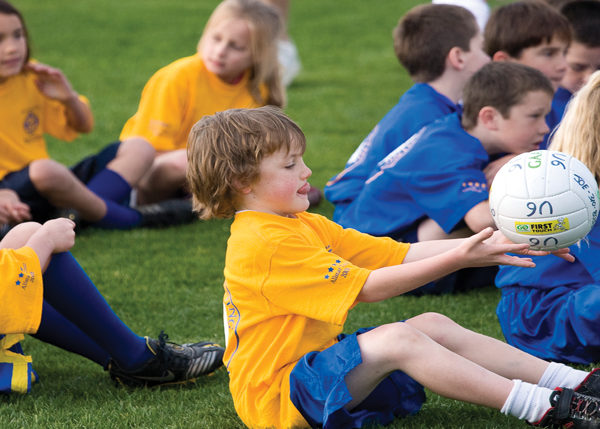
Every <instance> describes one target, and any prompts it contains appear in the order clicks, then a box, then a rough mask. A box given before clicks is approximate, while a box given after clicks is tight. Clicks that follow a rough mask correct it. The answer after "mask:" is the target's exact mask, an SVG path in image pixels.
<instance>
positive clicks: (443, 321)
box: [409, 312, 456, 327]
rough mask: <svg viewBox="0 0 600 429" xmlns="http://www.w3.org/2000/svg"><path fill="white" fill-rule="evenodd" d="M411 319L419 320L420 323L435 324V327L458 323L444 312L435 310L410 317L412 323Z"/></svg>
mask: <svg viewBox="0 0 600 429" xmlns="http://www.w3.org/2000/svg"><path fill="white" fill-rule="evenodd" d="M411 321H417V322H418V323H419V325H423V324H425V325H429V326H435V327H440V326H448V325H455V324H456V322H454V321H453V320H452V319H450V318H449V317H448V316H444V315H443V314H440V313H434V312H428V313H422V314H419V315H418V316H415V317H413V318H411V319H409V323H411ZM411 324H412V323H411Z"/></svg>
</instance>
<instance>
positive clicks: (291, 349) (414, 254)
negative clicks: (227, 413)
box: [187, 96, 600, 429]
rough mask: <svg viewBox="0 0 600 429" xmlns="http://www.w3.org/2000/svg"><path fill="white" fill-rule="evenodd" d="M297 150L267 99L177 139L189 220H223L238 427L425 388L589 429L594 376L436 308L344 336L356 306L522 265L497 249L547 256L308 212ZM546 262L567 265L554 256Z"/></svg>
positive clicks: (335, 415) (383, 402)
mask: <svg viewBox="0 0 600 429" xmlns="http://www.w3.org/2000/svg"><path fill="white" fill-rule="evenodd" d="M548 103H549V96H548ZM541 120H542V121H543V115H542V118H541ZM305 147H306V138H305V136H304V134H303V133H302V130H300V128H299V127H298V125H297V124H295V123H294V122H293V121H292V120H291V119H290V118H288V117H287V116H285V115H284V114H283V113H282V112H281V110H279V109H277V108H274V107H272V106H267V107H261V108H257V109H233V110H227V111H224V112H219V113H216V114H214V115H212V116H204V117H203V118H202V119H201V120H200V121H199V122H198V123H196V125H194V127H193V128H192V131H191V133H190V137H189V140H188V160H189V163H188V173H187V177H188V181H189V183H190V188H191V191H192V194H193V196H194V204H195V205H196V206H197V207H203V208H204V210H203V212H202V216H203V218H216V217H220V218H225V217H234V221H233V223H232V225H231V235H230V237H229V239H228V241H227V253H226V256H225V269H224V274H225V283H224V285H223V287H224V296H223V305H224V311H225V313H224V316H225V318H224V323H225V331H226V338H227V347H226V351H225V355H224V358H223V360H224V362H225V364H226V365H227V371H228V374H229V389H230V391H231V394H232V398H233V404H234V406H235V409H236V411H237V413H238V415H239V416H240V418H241V419H242V420H243V422H244V423H245V424H246V425H247V426H248V427H251V428H306V427H309V426H310V427H322V428H324V429H329V428H360V427H363V426H369V427H370V426H372V425H373V424H387V423H390V422H392V421H393V420H394V419H395V418H396V417H402V416H406V415H409V414H413V413H415V412H417V411H418V410H419V409H420V408H421V406H422V404H423V401H424V400H425V392H424V390H423V386H425V387H427V388H428V389H430V390H431V391H433V392H436V393H438V394H440V395H443V396H446V397H449V398H454V399H457V400H460V401H466V402H470V403H474V404H479V405H484V406H488V407H491V408H493V409H496V410H501V412H503V413H505V414H509V415H512V416H516V417H518V418H521V419H525V420H527V421H529V422H532V423H534V424H536V425H539V426H542V427H549V426H550V425H561V424H565V425H569V427H573V428H577V427H586V428H600V415H599V414H598V409H599V407H600V399H599V398H597V396H598V395H600V374H599V373H598V371H595V372H593V373H591V374H590V373H588V372H586V371H580V370H576V369H573V368H570V367H568V366H566V365H562V364H556V363H548V362H546V361H543V360H541V359H539V358H536V357H533V356H531V355H528V354H526V353H523V352H522V351H520V350H517V349H516V348H514V347H510V346H509V345H507V344H505V343H503V342H501V341H498V340H496V339H493V338H490V337H486V336H485V335H481V334H478V333H475V332H473V331H470V330H468V329H465V328H463V327H461V326H460V325H458V324H456V323H455V322H453V321H452V320H450V319H448V318H447V317H444V316H442V315H440V314H435V313H425V314H420V315H416V316H414V317H411V318H409V319H407V320H405V321H402V322H396V321H395V320H394V321H392V322H391V323H388V324H385V325H381V326H377V327H369V328H364V329H359V330H358V331H357V332H354V333H351V334H344V333H343V330H344V324H345V322H346V320H347V317H348V315H349V312H350V311H352V308H354V307H355V306H356V304H357V303H359V302H362V303H365V304H366V303H369V302H377V301H382V300H385V299H388V298H392V297H395V296H397V295H399V294H402V293H405V292H407V291H409V290H411V289H413V288H415V287H418V286H419V285H421V284H424V283H426V282H428V281H431V280H433V279H435V278H436V277H439V276H443V275H445V274H447V273H449V272H451V271H453V270H455V269H458V268H462V267H466V266H485V265H488V264H497V263H502V264H505V263H506V264H515V265H519V266H523V267H528V266H530V265H531V264H530V262H529V261H528V260H527V259H528V258H526V257H525V258H520V257H517V256H513V258H509V257H508V255H506V254H505V252H508V251H511V250H510V249H514V250H515V251H516V252H515V253H520V254H522V255H523V254H524V255H527V254H529V255H531V254H536V255H540V256H541V255H543V254H545V253H543V252H532V251H531V250H529V249H527V245H516V244H509V242H508V240H507V239H506V238H505V237H504V236H503V235H502V233H501V232H500V231H495V232H493V231H492V229H491V228H486V229H485V230H484V231H482V232H480V233H479V234H476V235H474V236H472V237H468V238H465V239H457V240H437V241H428V242H422V243H414V244H407V243H398V242H396V241H394V240H391V239H389V238H386V237H383V238H382V237H372V236H369V235H368V234H362V233H359V232H357V231H355V230H352V229H344V228H342V227H340V226H339V225H338V224H336V223H335V222H332V221H330V220H328V219H326V218H325V217H323V216H320V215H317V214H313V213H307V212H306V209H307V208H308V207H309V201H308V196H307V194H308V189H309V182H308V179H309V178H310V175H311V170H310V169H309V168H308V167H307V166H306V164H305V163H304V161H303V158H302V157H303V153H304V149H305ZM558 254H559V256H562V257H563V258H566V259H568V260H572V258H571V256H570V255H568V254H565V252H564V249H561V250H560V251H558ZM547 257H549V258H553V257H552V256H547ZM557 386H564V387H565V388H558V389H555V388H556V387H557ZM552 389H555V390H554V392H553V391H552ZM583 393H586V394H587V395H590V396H596V397H590V396H584V395H582V394H583ZM407 424H408V425H409V426H410V422H408V423H407ZM573 424H574V426H572V425H573ZM584 425H585V426H584ZM553 427H554V426H553Z"/></svg>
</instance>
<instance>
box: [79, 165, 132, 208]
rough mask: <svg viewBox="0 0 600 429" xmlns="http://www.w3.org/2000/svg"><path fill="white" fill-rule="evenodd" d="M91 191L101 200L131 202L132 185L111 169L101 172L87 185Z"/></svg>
mask: <svg viewBox="0 0 600 429" xmlns="http://www.w3.org/2000/svg"><path fill="white" fill-rule="evenodd" d="M87 187H88V189H89V190H90V191H92V192H94V193H95V194H96V195H98V196H99V197H100V198H103V199H105V200H111V201H114V202H116V203H119V204H121V203H123V202H125V201H128V200H129V194H130V193H131V185H130V184H129V182H127V180H125V179H124V178H123V177H122V176H121V175H120V174H119V173H117V172H116V171H113V170H111V169H109V168H105V169H104V170H101V171H100V172H99V173H98V174H96V175H95V176H94V177H92V179H91V180H90V181H89V182H88V183H87Z"/></svg>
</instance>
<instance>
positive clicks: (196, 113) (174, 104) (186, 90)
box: [119, 54, 267, 151]
mask: <svg viewBox="0 0 600 429" xmlns="http://www.w3.org/2000/svg"><path fill="white" fill-rule="evenodd" d="M248 79H249V72H247V73H246V74H245V75H244V77H243V79H242V80H241V81H240V82H238V83H236V84H233V85H230V84H228V83H225V82H223V81H222V80H221V79H219V78H218V77H217V76H216V75H215V74H213V73H211V72H210V71H208V70H207V69H206V67H205V66H204V63H203V62H202V59H201V58H200V56H199V55H198V54H196V55H193V56H190V57H185V58H181V59H179V60H177V61H175V62H173V63H171V64H169V65H168V66H166V67H163V68H162V69H160V70H159V71H157V72H156V73H155V74H154V75H153V76H152V77H151V78H150V80H149V81H148V83H146V86H145V87H144V90H143V91H142V96H141V99H140V105H139V107H138V111H137V112H136V114H135V115H133V116H132V117H131V118H130V119H129V120H128V121H127V123H126V124H125V126H124V127H123V131H121V136H120V137H119V138H120V139H121V140H124V139H126V138H129V137H136V136H137V137H144V138H145V139H146V140H148V141H149V142H150V143H151V144H152V146H154V148H155V149H156V150H158V151H169V150H175V149H185V147H186V146H187V138H188V134H189V133H190V130H191V129H192V126H193V125H194V124H195V123H196V122H198V121H199V120H200V119H201V118H202V117H203V116H205V115H212V114H214V113H216V112H221V111H223V110H227V109H234V108H254V107H261V106H262V105H263V104H259V103H258V102H257V101H256V100H255V99H254V98H252V95H251V94H250V92H249V91H248ZM261 95H262V96H263V99H266V95H267V91H266V87H261Z"/></svg>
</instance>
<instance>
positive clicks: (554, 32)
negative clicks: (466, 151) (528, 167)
mask: <svg viewBox="0 0 600 429" xmlns="http://www.w3.org/2000/svg"><path fill="white" fill-rule="evenodd" d="M570 43H571V26H570V24H569V21H568V20H567V18H566V17H565V16H563V15H562V14H561V13H560V12H559V11H558V10H556V9H555V8H553V7H552V6H550V5H548V4H546V3H544V2H541V1H518V2H515V3H510V4H507V5H503V6H500V7H498V8H497V9H495V10H494V11H493V12H492V15H491V16H490V19H489V20H488V22H487V24H486V27H485V31H484V45H485V51H486V52H487V53H488V55H489V56H490V57H492V60H494V61H513V62H518V63H521V64H524V65H526V66H530V67H533V68H535V69H538V70H539V71H541V72H542V73H544V75H546V77H547V78H548V79H550V82H552V86H553V88H554V91H555V92H556V91H558V90H559V87H560V85H561V82H562V80H563V78H564V76H565V73H566V71H567V62H566V59H565V54H566V52H567V48H568V47H569V44H570ZM558 97H559V99H560V98H564V94H563V93H562V91H560V94H559V95H558ZM559 99H557V100H556V102H555V103H554V104H553V106H552V110H551V111H550V112H549V113H548V115H547V116H546V123H547V124H548V127H549V129H550V131H551V130H553V129H554V128H555V127H556V126H557V125H558V123H559V122H560V119H561V117H562V112H563V110H564V104H563V103H559ZM561 106H562V107H561ZM548 137H549V134H548V135H546V136H545V137H544V140H543V142H542V144H541V146H540V147H541V148H542V149H545V148H546V147H547V146H548ZM502 164H503V162H502V161H500V162H499V163H498V164H497V166H496V169H498V168H499V167H500V166H501V165H502Z"/></svg>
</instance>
